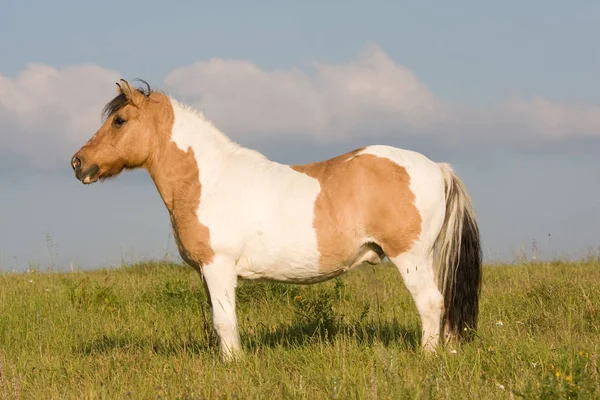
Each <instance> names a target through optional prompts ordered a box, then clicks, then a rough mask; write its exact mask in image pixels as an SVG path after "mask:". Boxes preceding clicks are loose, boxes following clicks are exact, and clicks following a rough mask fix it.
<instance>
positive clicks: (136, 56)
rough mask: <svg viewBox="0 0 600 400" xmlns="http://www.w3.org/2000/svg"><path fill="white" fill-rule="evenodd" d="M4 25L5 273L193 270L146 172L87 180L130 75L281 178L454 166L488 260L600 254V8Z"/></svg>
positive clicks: (207, 14)
mask: <svg viewBox="0 0 600 400" xmlns="http://www.w3.org/2000/svg"><path fill="white" fill-rule="evenodd" d="M0 27H1V28H0V29H1V34H0V49H2V52H1V55H0V269H1V270H17V271H22V270H25V269H28V268H39V269H46V268H53V269H68V268H83V269H90V268H98V267H106V266H109V267H110V266H116V265H120V264H122V263H129V262H137V261H142V260H148V259H162V258H169V259H173V260H179V258H178V255H177V251H176V248H175V246H174V242H173V239H172V235H171V227H170V224H169V218H168V213H167V211H166V209H165V208H164V205H163V204H162V202H161V200H160V197H159V195H158V193H157V192H156V189H155V187H154V185H153V184H152V182H151V180H150V178H149V177H148V175H147V173H145V172H144V171H133V172H127V173H125V174H123V175H121V176H120V177H119V178H117V179H115V180H110V181H107V182H104V183H102V184H95V185H91V186H83V185H81V183H79V182H78V181H76V180H75V178H74V176H73V173H72V170H71V169H70V165H69V160H70V157H71V156H72V155H73V154H74V153H75V152H76V151H77V150H78V149H79V147H81V146H82V145H83V144H84V143H85V142H86V141H87V140H88V138H89V137H91V136H92V135H93V134H94V133H95V131H96V130H97V129H98V128H99V126H100V124H101V117H100V114H101V109H102V107H103V106H104V104H105V103H106V102H107V101H109V100H110V99H111V98H112V97H113V96H114V95H115V93H116V92H115V88H116V86H115V84H114V83H115V82H116V81H117V80H118V79H120V78H124V79H128V80H133V79H135V78H142V79H144V80H146V81H148V82H149V83H150V85H151V86H152V87H153V88H157V89H160V90H164V91H166V92H167V93H169V94H170V95H173V96H174V97H176V98H178V99H179V100H181V101H183V102H185V103H188V104H190V105H192V106H194V107H196V108H198V109H200V110H201V111H203V112H204V113H205V115H206V116H207V117H208V118H209V119H210V120H212V121H213V122H214V123H215V124H216V126H217V127H218V128H219V129H221V130H222V131H223V132H224V133H225V134H226V135H228V136H230V137H231V138H232V139H234V140H236V141H237V142H239V143H240V144H242V145H244V146H248V147H251V148H253V149H256V150H258V151H261V152H263V153H264V154H265V155H266V156H267V157H269V158H271V159H273V160H276V161H279V162H284V163H304V162H312V161H318V160H322V159H325V158H329V157H333V156H336V155H338V154H341V153H343V152H346V151H349V150H352V149H354V148H357V147H361V146H364V145H368V144H388V145H393V146H397V147H401V148H406V149H411V150H416V151H419V152H421V153H423V154H425V155H426V156H428V157H429V158H431V159H432V160H434V161H439V162H449V163H451V164H452V165H453V166H454V168H455V170H456V171H457V173H458V174H459V176H460V177H461V178H462V179H463V181H464V182H465V184H466V186H467V189H468V190H469V192H470V194H471V196H472V198H473V202H474V205H475V209H476V212H477V215H478V219H479V223H480V228H481V233H482V241H483V251H484V257H485V258H486V261H488V262H493V261H499V260H500V261H512V260H514V259H515V257H516V255H517V254H519V253H520V252H521V249H524V250H525V252H526V254H527V256H529V257H531V256H532V254H533V249H532V248H533V247H535V248H537V256H538V257H541V258H555V257H569V258H577V257H583V256H585V255H586V254H588V253H589V252H595V253H596V254H597V253H598V251H599V250H600V212H599V211H598V204H599V203H598V198H599V197H600V157H599V156H598V155H599V154H600V76H599V72H600V47H599V46H598V45H597V38H598V37H600V3H598V2H593V1H571V2H564V1H537V0H532V1H528V2H517V1H504V2H496V3H490V2H486V3H485V4H484V2H475V1H455V2H451V3H441V2H438V3H436V4H433V2H410V3H408V2H402V1H398V2H395V3H394V4H391V2H387V1H375V0H373V1H370V2H365V1H363V2H356V1H344V2H341V1H337V2H336V1H329V2H315V1H302V2H300V1H297V2H289V1H287V2H286V1H280V2H274V1H271V2H267V1H256V2H255V3H250V2H234V1H222V2H202V1H196V2H191V1H189V2H183V1H182V2H178V3H177V6H175V3H170V4H168V5H167V4H166V3H165V2H160V1H153V0H147V1H144V2H138V1H128V2H116V1H104V2H101V3H100V2H94V3H92V2H81V1H56V2H46V1H28V0H19V1H18V2H17V1H10V0H9V1H7V0H0ZM534 242H535V244H534Z"/></svg>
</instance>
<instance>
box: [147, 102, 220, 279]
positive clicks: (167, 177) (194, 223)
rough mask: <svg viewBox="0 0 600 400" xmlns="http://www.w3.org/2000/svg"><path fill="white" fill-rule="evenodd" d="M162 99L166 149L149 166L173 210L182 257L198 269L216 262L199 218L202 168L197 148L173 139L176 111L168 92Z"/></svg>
mask: <svg viewBox="0 0 600 400" xmlns="http://www.w3.org/2000/svg"><path fill="white" fill-rule="evenodd" d="M156 97H157V99H156V100H157V101H158V102H159V103H161V105H160V106H159V107H157V110H156V113H157V116H156V118H155V121H156V123H157V124H158V126H157V127H156V132H157V133H159V134H161V135H162V141H163V142H162V146H161V148H162V149H163V151H162V152H161V154H160V156H159V157H157V158H156V159H155V160H153V162H152V164H151V165H149V166H148V171H149V172H150V176H151V177H152V179H153V180H154V183H155V184H156V187H157V189H158V191H159V193H160V195H161V197H162V199H163V201H164V203H165V205H166V207H167V209H168V210H169V216H170V218H171V224H172V225H173V233H174V237H175V241H176V243H177V247H178V249H179V253H180V255H181V257H182V258H183V259H184V260H185V262H187V263H188V264H190V265H191V266H192V267H194V268H195V269H198V270H199V269H200V268H201V267H202V265H204V264H208V263H210V262H212V260H213V259H214V256H215V253H214V251H213V249H212V247H211V246H210V231H209V229H208V227H207V226H205V225H203V224H201V223H200V221H199V219H198V214H197V211H198V206H199V204H200V195H201V194H202V184H201V183H200V171H199V170H198V163H197V161H196V157H195V155H194V151H193V150H192V149H191V148H188V149H187V151H182V150H181V149H179V148H178V147H177V145H176V144H175V143H174V142H173V141H172V140H171V133H172V130H173V123H174V120H175V115H174V113H173V107H172V105H171V102H170V100H169V99H168V98H167V96H164V95H156Z"/></svg>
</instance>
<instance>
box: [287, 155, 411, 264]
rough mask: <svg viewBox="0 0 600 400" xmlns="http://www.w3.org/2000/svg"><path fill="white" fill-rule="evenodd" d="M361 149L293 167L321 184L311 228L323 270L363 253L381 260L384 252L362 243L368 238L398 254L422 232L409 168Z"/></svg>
mask: <svg viewBox="0 0 600 400" xmlns="http://www.w3.org/2000/svg"><path fill="white" fill-rule="evenodd" d="M361 150H363V149H357V150H354V151H351V152H349V153H346V154H342V155H340V156H338V157H335V158H332V159H329V160H325V161H320V162H315V163H311V164H305V165H293V166H291V167H292V168H293V169H294V170H296V171H298V172H302V173H304V174H306V175H308V176H311V177H313V178H315V179H317V180H318V181H319V184H320V185H321V191H320V192H319V195H318V196H317V199H316V201H315V207H314V220H313V227H314V229H315V231H316V234H317V243H318V248H319V253H320V263H319V264H320V269H321V271H322V272H323V273H325V274H327V273H334V272H336V271H339V270H342V269H346V268H348V267H350V266H353V265H356V262H357V261H361V260H363V258H367V259H365V260H363V261H367V262H369V261H371V260H373V258H375V260H373V263H375V261H378V259H379V258H380V257H382V256H383V255H382V254H378V253H379V252H378V251H377V249H375V248H373V247H372V244H371V245H370V244H369V243H368V242H363V240H364V238H365V237H370V238H372V240H373V242H374V243H375V244H376V245H377V246H379V247H380V248H381V249H382V250H383V252H384V253H385V255H387V256H388V257H396V256H398V255H399V254H401V253H403V252H405V251H407V250H409V249H410V248H411V247H412V245H413V243H414V242H415V241H416V240H417V239H418V238H419V235H420V234H421V215H420V214H419V210H418V209H417V207H416V206H415V204H414V202H415V195H414V193H413V192H412V191H411V190H410V176H409V175H408V173H407V172H406V168H404V167H402V166H400V165H398V164H396V163H394V162H393V161H392V160H389V159H387V158H383V157H377V156H375V155H372V154H359V155H357V154H358V153H359V152H360V151H361ZM365 256H366V257H365Z"/></svg>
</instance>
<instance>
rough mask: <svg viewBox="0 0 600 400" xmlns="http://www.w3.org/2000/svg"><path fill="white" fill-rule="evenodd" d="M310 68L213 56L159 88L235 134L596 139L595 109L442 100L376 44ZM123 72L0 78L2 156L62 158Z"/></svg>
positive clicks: (76, 69)
mask: <svg viewBox="0 0 600 400" xmlns="http://www.w3.org/2000/svg"><path fill="white" fill-rule="evenodd" d="M313 67H314V69H313V71H309V72H310V73H309V72H305V71H302V70H299V69H295V68H294V69H290V70H285V71H265V70H263V69H261V68H260V67H258V66H257V65H255V64H253V63H251V62H248V61H243V60H223V59H217V58H215V59H210V60H208V61H204V62H198V63H195V64H192V65H189V66H186V67H183V68H179V69H175V70H173V71H172V72H171V73H170V74H169V75H168V76H167V77H166V79H165V82H164V88H165V89H166V91H167V92H169V93H171V94H173V95H174V96H175V97H177V98H179V99H180V100H182V101H184V102H187V103H190V104H192V105H194V106H196V107H198V108H199V109H201V110H202V111H204V112H205V114H206V115H207V116H208V117H209V118H210V119H212V120H213V121H214V122H215V124H216V125H217V126H218V127H219V128H221V129H222V130H223V131H224V132H225V133H226V134H231V135H235V136H237V137H239V136H240V135H244V134H252V135H255V136H257V135H261V136H268V135H285V134H303V135H307V136H310V137H311V138H313V139H319V140H335V139H340V138H343V139H351V138H353V137H358V136H363V137H364V136H369V135H371V134H393V135H420V136H428V137H431V139H432V140H436V141H438V140H458V141H461V140H464V139H465V138H468V140H469V141H470V142H472V141H473V140H474V139H478V140H486V141H489V140H493V141H495V142H505V143H506V142H515V143H517V145H519V144H518V142H523V141H525V142H529V143H538V142H539V143H545V142H548V141H557V140H566V139H568V138H572V137H592V136H595V137H598V136H600V106H585V105H570V104H561V103H557V102H551V101H549V100H547V99H543V98H534V99H533V100H525V99H508V100H507V101H505V102H504V103H502V104H499V105H497V106H493V107H488V108H475V107H471V106H465V105H460V104H453V103H449V102H445V101H442V100H440V99H438V98H436V96H435V95H434V94H433V93H432V92H431V91H430V90H429V89H428V88H427V86H426V85H425V84H424V83H423V82H421V81H420V80H419V79H418V77H417V76H416V75H415V74H414V73H413V72H412V71H411V70H409V69H407V68H406V67H404V66H402V65H399V64H397V63H396V62H394V61H393V60H392V59H391V58H390V57H389V56H388V55H387V54H385V53H384V52H383V51H382V50H381V49H379V48H377V47H376V46H370V47H369V48H367V49H366V50H365V51H364V52H363V53H362V54H360V55H359V57H358V58H357V59H356V60H355V61H353V62H349V63H342V64H338V65H324V64H320V63H315V64H314V65H313ZM120 77H121V76H120V75H119V73H118V71H113V70H107V69H103V68H102V67H99V66H96V65H82V66H72V67H67V68H62V69H55V68H52V67H49V66H46V65H41V64H31V65H28V66H27V68H26V69H25V70H24V71H22V72H21V73H20V74H19V75H18V76H16V77H14V78H10V77H4V76H2V75H0V135H1V136H0V154H2V153H4V154H6V153H7V152H8V153H12V154H16V155H18V156H21V157H25V158H26V159H28V160H30V161H31V162H32V163H33V164H35V165H36V166H39V167H50V168H52V167H55V166H60V165H65V163H66V162H68V158H69V156H70V155H71V153H72V152H73V151H75V150H77V148H79V146H81V145H82V144H83V143H84V142H85V141H86V140H87V139H88V138H89V137H91V136H92V135H93V133H94V132H95V131H96V130H97V129H98V127H99V124H100V111H101V109H102V107H103V106H104V104H105V103H106V102H107V101H108V100H110V99H111V98H112V96H113V95H114V94H115V85H114V82H115V81H117V80H118V79H119V78H120ZM152 86H156V87H158V86H159V85H158V84H157V83H154V84H152ZM65 160H66V161H65Z"/></svg>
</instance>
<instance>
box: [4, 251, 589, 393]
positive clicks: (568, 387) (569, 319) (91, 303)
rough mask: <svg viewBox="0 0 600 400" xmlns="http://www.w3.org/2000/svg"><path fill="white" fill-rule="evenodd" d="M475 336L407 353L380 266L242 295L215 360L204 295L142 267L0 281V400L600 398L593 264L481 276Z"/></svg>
mask: <svg viewBox="0 0 600 400" xmlns="http://www.w3.org/2000/svg"><path fill="white" fill-rule="evenodd" d="M480 310H481V311H480V318H479V321H480V326H479V330H478V333H477V337H476V338H475V340H473V341H472V342H470V343H467V344H463V345H460V346H457V347H455V346H449V347H447V348H443V349H440V350H439V351H438V352H437V353H436V354H425V353H423V352H421V351H420V350H419V340H420V339H419V319H418V315H417V313H416V310H415V307H414V304H413V303H412V300H411V298H410V296H409V295H408V292H407V291H406V289H405V288H404V285H403V283H402V280H401V278H400V276H399V274H398V273H397V271H396V270H395V268H394V267H393V266H391V265H389V264H384V265H380V266H377V267H364V268H362V269H358V270H355V271H352V272H350V273H349V274H347V275H345V276H343V277H342V278H338V279H335V280H332V281H328V282H326V283H320V284H316V285H311V286H300V285H284V284H273V283H260V282H243V281H241V282H240V286H239V287H238V318H239V321H240V327H241V334H242V342H243V347H244V350H245V356H244V357H243V358H242V359H240V360H237V361H235V362H233V363H231V364H224V363H222V362H221V361H220V360H219V356H218V346H216V338H215V336H214V334H213V332H212V330H211V324H210V312H209V308H208V305H207V302H206V297H205V293H204V289H203V286H202V283H201V281H200V279H199V277H198V276H197V274H196V273H195V272H194V271H193V270H192V269H191V268H189V267H186V266H182V265H175V264H168V263H141V264H137V265H131V266H124V267H121V268H118V269H106V270H95V271H87V272H77V271H76V272H68V273H65V272H40V271H29V272H27V273H22V274H16V273H3V274H1V275H0V318H1V322H0V396H1V398H3V399H4V398H6V399H8V398H22V399H34V398H35V399H59V398H60V399H104V398H107V399H259V398H260V399H280V398H281V399H471V398H478V399H512V398H515V399H517V398H526V399H538V398H543V399H555V398H556V399H566V398H573V399H576V398H577V399H592V398H600V378H599V375H600V367H599V364H600V360H598V357H599V353H600V340H599V338H600V261H599V260H598V259H591V260H587V261H581V262H552V263H541V262H539V263H535V264H531V263H529V264H514V265H486V266H485V268H484V279H483V291H482V297H481V307H480Z"/></svg>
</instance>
